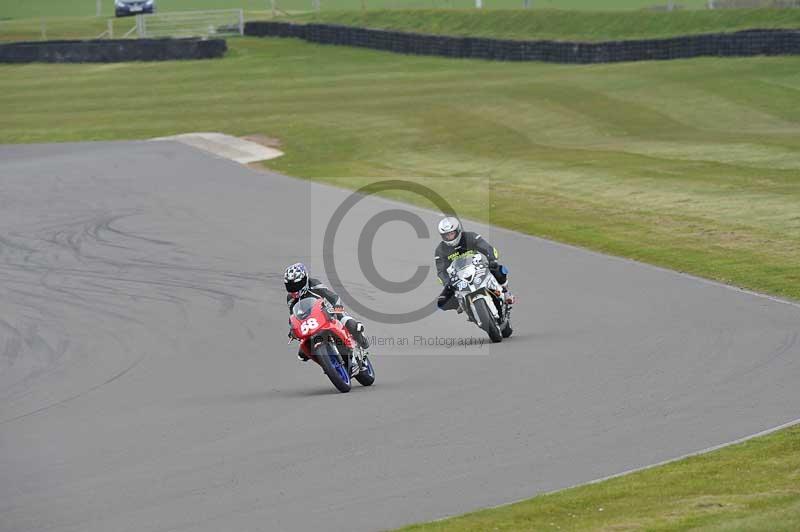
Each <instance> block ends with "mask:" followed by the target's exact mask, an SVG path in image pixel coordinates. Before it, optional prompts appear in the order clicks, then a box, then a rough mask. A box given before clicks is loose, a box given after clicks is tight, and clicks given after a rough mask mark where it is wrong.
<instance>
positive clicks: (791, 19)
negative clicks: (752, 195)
mask: <svg viewBox="0 0 800 532" xmlns="http://www.w3.org/2000/svg"><path fill="white" fill-rule="evenodd" d="M289 19H290V20H293V21H295V22H320V23H329V24H343V25H345V26H359V27H368V28H381V29H394V30H402V31H414V32H419V33H433V34H445V35H467V36H472V37H496V38H503V39H556V40H558V39H560V40H580V41H602V40H616V39H636V38H654V37H669V36H674V35H688V34H697V33H713V32H726V31H736V30H742V29H748V28H800V9H726V10H714V11H709V10H705V11H678V12H672V13H668V12H655V11H633V12H627V13H618V12H599V13H593V12H586V11H567V10H495V11H484V12H481V11H476V10H424V11H414V10H382V11H365V12H358V11H327V12H326V11H323V12H320V13H313V14H303V15H295V16H292V17H289Z"/></svg>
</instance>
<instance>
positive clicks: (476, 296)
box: [447, 253, 514, 342]
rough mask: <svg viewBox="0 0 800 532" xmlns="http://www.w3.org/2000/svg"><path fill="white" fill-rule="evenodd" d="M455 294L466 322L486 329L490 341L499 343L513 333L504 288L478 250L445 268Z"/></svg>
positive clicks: (509, 308) (509, 309)
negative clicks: (465, 316)
mask: <svg viewBox="0 0 800 532" xmlns="http://www.w3.org/2000/svg"><path fill="white" fill-rule="evenodd" d="M447 274H448V275H449V276H450V283H451V284H452V286H453V288H454V289H455V296H456V298H457V299H458V304H459V307H460V309H461V310H462V311H463V312H466V313H467V318H468V319H469V321H472V322H475V324H476V325H477V326H478V327H480V328H481V329H483V330H484V331H486V334H488V335H489V338H491V340H492V342H502V341H503V338H508V337H509V336H511V333H512V332H514V331H513V329H512V328H511V307H509V306H508V304H507V303H506V299H505V296H504V294H503V287H502V286H500V283H498V282H497V279H495V278H494V275H492V272H491V271H489V260H488V259H487V258H486V257H485V256H484V255H483V254H481V253H475V254H474V255H471V256H467V257H461V258H458V259H456V260H455V261H453V263H452V264H451V265H450V266H449V267H448V268H447Z"/></svg>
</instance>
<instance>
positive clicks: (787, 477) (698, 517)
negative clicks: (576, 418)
mask: <svg viewBox="0 0 800 532" xmlns="http://www.w3.org/2000/svg"><path fill="white" fill-rule="evenodd" d="M798 529H800V427H794V428H790V429H787V430H784V431H781V432H777V433H775V434H771V435H769V436H764V437H761V438H757V439H754V440H750V441H748V442H745V443H742V444H739V445H735V446H732V447H728V448H726V449H722V450H720V451H715V452H713V453H710V454H707V455H703V456H697V457H693V458H688V459H685V460H681V461H679V462H674V463H672V464H668V465H665V466H660V467H657V468H654V469H649V470H645V471H640V472H638V473H633V474H631V475H626V476H623V477H618V478H615V479H612V480H607V481H605V482H601V483H598V484H590V485H586V486H580V487H577V488H572V489H568V490H564V491H561V492H557V493H553V494H550V495H542V496H539V497H535V498H533V499H530V500H527V501H524V502H520V503H516V504H512V505H509V506H503V507H500V508H495V509H491V510H483V511H479V512H474V513H470V514H466V515H463V516H460V517H454V518H451V519H446V520H444V521H438V522H434V523H428V524H420V525H415V526H410V527H407V528H403V529H401V530H403V532H418V531H419V532H422V531H426V532H427V531H431V532H433V531H436V532H468V531H475V532H479V531H480V532H484V531H515V532H517V531H527V530H530V531H534V530H536V531H540V530H609V531H610V530H615V531H621V530H651V531H663V532H666V531H677V530H697V531H767V530H768V531H770V532H781V531H783V532H792V531H796V530H798Z"/></svg>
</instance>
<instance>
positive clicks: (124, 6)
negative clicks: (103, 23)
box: [114, 0, 156, 17]
mask: <svg viewBox="0 0 800 532" xmlns="http://www.w3.org/2000/svg"><path fill="white" fill-rule="evenodd" d="M114 11H115V12H116V14H117V16H118V17H129V16H131V15H141V14H142V13H155V11H156V0H114Z"/></svg>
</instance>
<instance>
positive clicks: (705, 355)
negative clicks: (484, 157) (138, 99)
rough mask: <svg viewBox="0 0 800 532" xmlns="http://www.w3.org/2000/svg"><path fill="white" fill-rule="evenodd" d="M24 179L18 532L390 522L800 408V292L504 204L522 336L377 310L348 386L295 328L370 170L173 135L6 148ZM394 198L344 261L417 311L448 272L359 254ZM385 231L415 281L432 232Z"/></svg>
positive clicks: (2, 436) (16, 383)
mask: <svg viewBox="0 0 800 532" xmlns="http://www.w3.org/2000/svg"><path fill="white" fill-rule="evenodd" d="M0 183H2V192H3V194H2V197H0V203H1V204H2V209H0V227H2V231H0V449H2V452H0V478H2V481H0V530H2V531H3V532H5V531H12V530H75V531H78V530H80V531H90V530H103V531H106V530H136V531H145V530H174V529H181V530H222V529H227V530H311V529H314V528H318V529H319V528H323V529H326V530H375V529H383V528H388V527H392V526H396V525H401V524H405V523H411V522H416V521H420V520H426V519H432V518H436V517H440V516H443V515H449V514H454V513H459V512H463V511H467V510H471V509H475V508H479V507H485V506H488V505H493V504H498V503H502V502H507V501H510V500H516V499H519V498H522V497H528V496H532V495H534V494H536V493H537V492H541V491H545V490H552V489H557V488H560V487H564V486H568V485H572V484H575V483H578V482H584V481H588V480H591V479H594V478H598V477H602V476H605V475H609V474H613V473H617V472H620V471H623V470H627V469H630V468H634V467H638V466H642V465H646V464H650V463H655V462H658V461H661V460H665V459H669V458H672V457H675V456H679V455H682V454H685V453H688V452H692V451H696V450H700V449H703V448H706V447H709V446H712V445H716V444H719V443H724V442H727V441H731V440H733V439H736V438H739V437H742V436H745V435H748V434H752V433H755V432H758V431H761V430H764V429H767V428H770V427H773V426H776V425H779V424H781V423H784V422H787V421H790V420H792V419H794V418H796V417H798V405H800V389H798V387H797V386H796V383H797V380H798V377H800V360H799V359H798V355H800V342H798V330H797V324H798V319H799V318H800V308H797V307H796V306H794V305H791V304H786V303H782V302H778V301H775V300H771V299H767V298H764V297H760V296H756V295H751V294H747V293H742V292H738V291H736V290H734V289H730V288H727V287H723V286H720V285H716V284H713V283H709V282H706V281H701V280H697V279H694V278H691V277H687V276H682V275H679V274H675V273H672V272H669V271H666V270H660V269H657V268H653V267H649V266H645V265H641V264H638V263H634V262H630V261H626V260H621V259H615V258H610V257H606V256H603V255H598V254H595V253H591V252H587V251H583V250H580V249H576V248H571V247H568V246H564V245H560V244H556V243H552V242H549V241H545V240H540V239H536V238H532V237H528V236H523V235H520V234H517V233H511V232H507V231H502V230H491V229H489V228H482V230H483V232H484V234H485V235H486V236H487V237H488V238H490V239H491V240H492V241H493V243H495V245H496V246H497V247H499V248H500V249H501V251H502V252H503V258H504V261H505V262H506V263H507V264H508V265H509V266H510V267H511V269H512V279H513V281H512V282H513V285H514V288H515V291H516V292H517V294H518V295H519V296H520V301H521V302H520V304H519V305H518V307H517V308H516V310H515V316H514V318H515V325H516V333H515V336H514V337H512V339H510V340H509V341H507V342H504V343H503V344H500V345H497V346H491V347H489V346H487V345H471V346H467V347H464V346H460V345H458V344H457V345H456V346H448V345H447V343H446V342H438V341H435V340H432V339H433V338H435V337H442V338H445V339H447V338H453V339H468V338H478V339H479V338H481V336H480V334H479V332H480V331H478V330H477V329H476V328H474V327H473V326H470V325H469V324H466V323H464V321H463V319H462V317H460V316H457V315H455V313H447V314H443V313H437V314H434V315H432V316H430V317H429V318H427V319H425V320H423V321H420V322H417V323H413V324H408V325H388V324H381V323H375V322H374V321H370V320H367V326H368V332H369V333H370V335H374V336H376V337H377V338H379V339H382V342H383V343H385V344H388V345H384V346H379V347H375V349H374V350H373V352H374V359H375V364H376V370H377V382H376V384H375V386H374V387H373V388H371V389H362V388H355V389H354V390H353V392H352V393H350V394H348V395H341V394H337V393H336V392H335V391H334V390H333V388H332V386H331V385H330V383H329V382H328V381H327V380H326V379H325V378H324V376H323V375H322V374H321V372H320V371H319V370H318V368H316V367H313V366H311V365H303V364H301V363H299V362H297V361H296V360H295V358H294V353H293V350H294V347H293V346H286V344H285V333H286V320H287V317H286V308H285V306H284V295H283V287H282V283H281V272H282V269H283V267H284V266H285V265H286V264H287V263H289V262H292V261H294V260H296V259H300V260H306V261H308V262H310V263H311V265H312V267H313V268H314V269H315V271H316V272H317V273H319V274H320V275H322V276H324V275H325V274H324V271H323V268H322V261H321V259H320V253H321V240H320V238H321V236H320V235H322V234H323V231H324V228H325V226H326V224H327V221H328V220H329V218H330V215H331V213H332V212H333V210H334V209H335V208H336V207H337V206H338V205H339V204H340V203H341V201H342V200H344V198H345V197H347V195H348V193H347V192H346V191H343V190H338V189H333V188H329V187H326V186H323V185H317V184H312V183H309V182H305V181H299V180H295V179H291V178H287V177H283V176H279V175H272V174H267V173H261V172H257V171H253V170H250V169H248V168H246V167H243V166H240V165H237V164H235V163H232V162H228V161H224V160H221V159H219V158H216V157H213V156H210V155H208V154H205V153H203V152H200V151H198V150H195V149H193V148H190V147H187V146H183V145H180V144H177V143H170V142H164V143H152V142H127V143H100V144H64V145H29V146H4V147H0ZM386 208H392V209H396V208H398V205H397V204H395V203H387V202H386V201H384V200H380V199H366V200H364V201H362V202H360V203H359V204H358V206H357V207H356V208H355V209H353V210H352V211H351V212H350V214H349V215H348V218H347V219H346V220H345V222H344V223H343V226H342V231H341V232H340V233H339V234H338V236H337V240H336V242H337V247H336V259H337V261H339V262H337V266H338V270H339V274H340V275H341V277H342V278H343V280H344V281H345V283H346V284H347V287H348V289H349V290H350V292H351V293H352V295H353V296H354V297H356V298H357V299H358V300H359V301H361V302H362V303H365V304H368V305H370V306H372V307H374V308H377V309H381V310H390V309H391V310H394V311H399V310H402V309H408V308H412V307H414V306H416V305H417V304H419V303H421V302H422V303H424V302H425V301H429V299H430V297H431V295H432V294H434V293H435V292H436V291H437V290H438V288H437V284H436V283H435V281H434V280H433V276H432V274H430V275H429V279H428V282H426V283H425V284H424V285H423V287H421V288H420V289H418V290H415V291H414V292H412V293H409V294H398V295H386V294H384V293H381V292H379V291H377V290H376V289H374V288H373V287H371V286H370V284H369V283H368V282H367V281H366V280H365V279H364V278H363V275H362V274H361V272H360V270H359V269H358V268H357V267H355V264H354V263H353V259H352V257H353V256H354V255H355V252H354V251H355V246H356V243H355V241H356V238H357V236H358V232H357V231H354V229H357V228H359V227H360V226H363V224H364V221H365V220H367V219H369V218H371V217H372V216H373V215H374V214H377V213H379V212H381V211H382V210H385V209H386ZM421 215H422V217H423V219H425V220H426V221H428V222H429V223H432V222H433V221H434V220H435V216H434V215H432V214H429V213H421ZM378 237H379V238H377V239H376V241H375V251H376V266H377V267H378V269H379V271H380V272H381V273H382V275H384V276H385V277H387V278H389V279H393V280H400V279H403V278H407V277H409V276H410V274H411V273H413V271H414V270H415V269H416V268H417V266H420V265H426V264H427V263H428V261H429V260H430V259H431V258H432V248H433V246H434V242H433V241H431V240H426V239H418V238H417V236H416V234H415V233H414V231H413V230H411V229H410V228H409V227H407V226H404V225H403V224H398V223H395V224H390V225H387V226H385V227H384V228H382V229H381V230H380V231H379V233H378ZM417 337H420V338H417ZM403 339H408V341H409V345H407V346H404V345H401V344H402V342H403ZM391 344H394V345H391ZM434 344H439V345H434ZM441 344H444V345H441Z"/></svg>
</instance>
